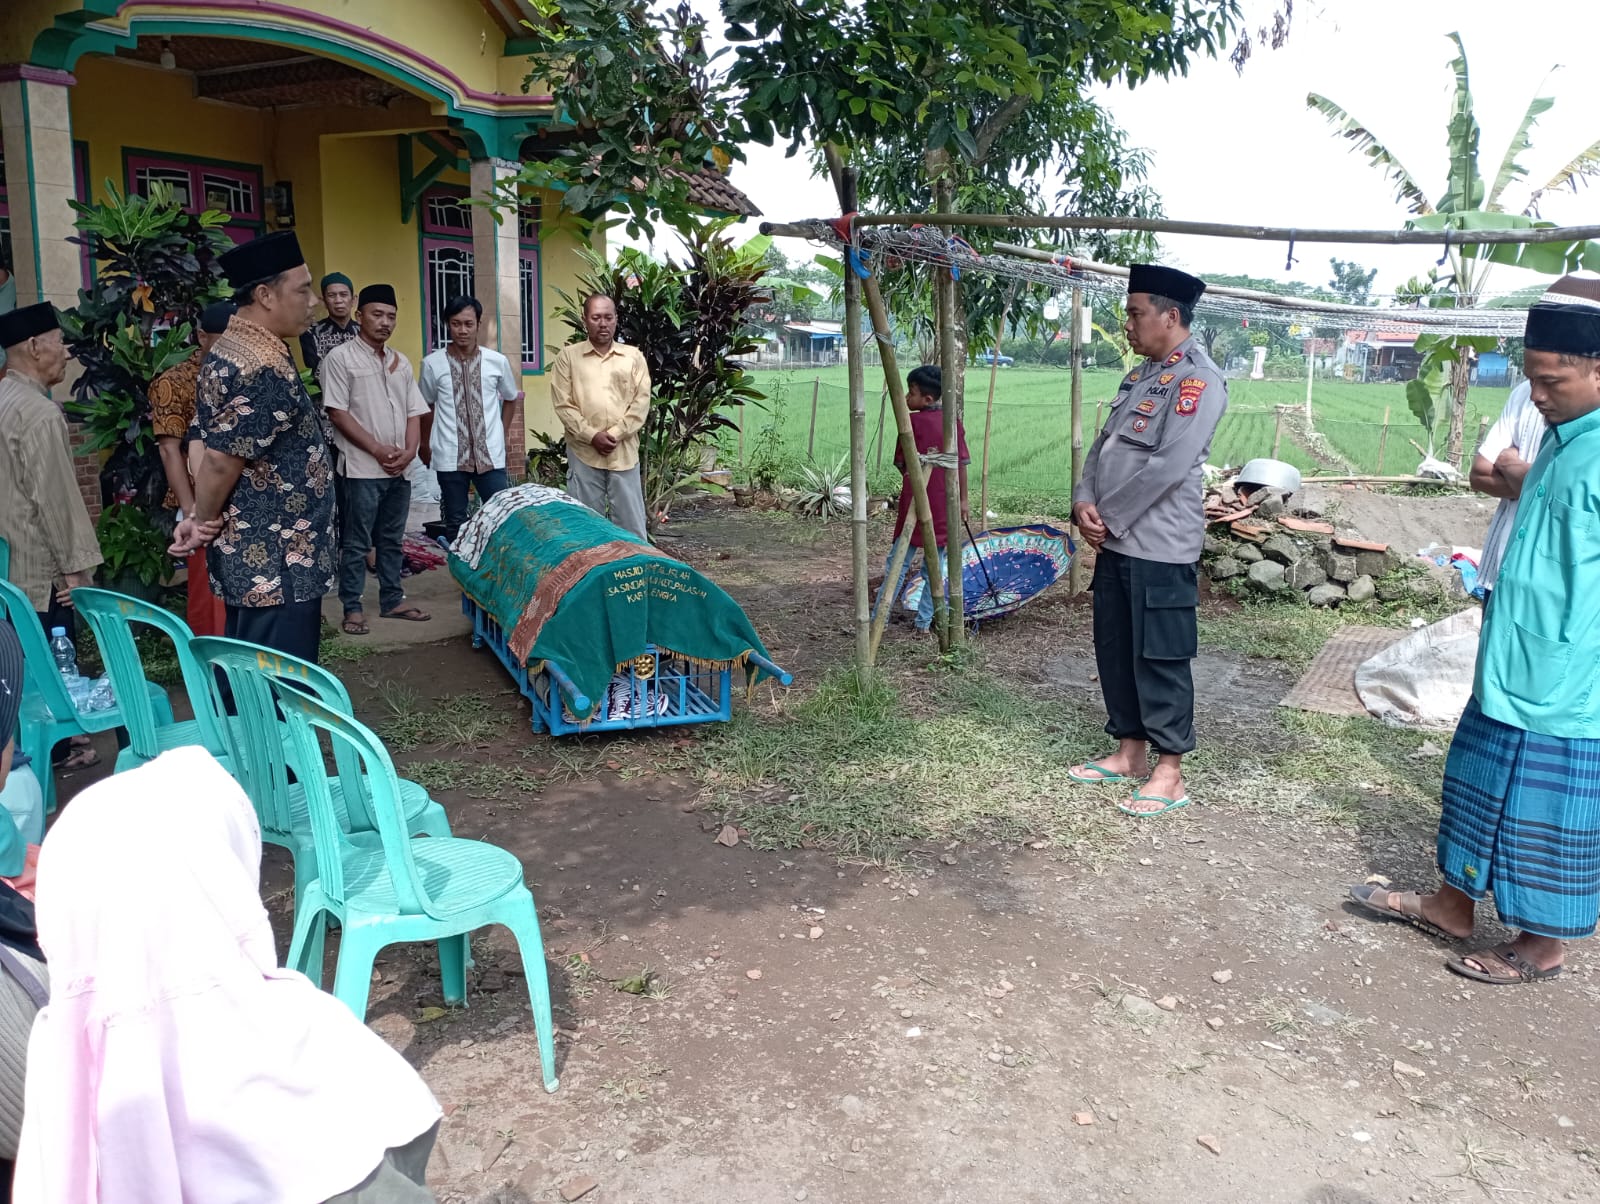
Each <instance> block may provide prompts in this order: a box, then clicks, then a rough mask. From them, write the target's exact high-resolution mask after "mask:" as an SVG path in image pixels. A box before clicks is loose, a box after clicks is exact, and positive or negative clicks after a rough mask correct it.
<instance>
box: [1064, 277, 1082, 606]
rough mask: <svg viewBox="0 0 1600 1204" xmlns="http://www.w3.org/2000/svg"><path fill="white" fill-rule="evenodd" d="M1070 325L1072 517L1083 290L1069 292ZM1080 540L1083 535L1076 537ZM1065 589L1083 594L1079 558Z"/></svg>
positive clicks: (1077, 472)
mask: <svg viewBox="0 0 1600 1204" xmlns="http://www.w3.org/2000/svg"><path fill="white" fill-rule="evenodd" d="M1067 316H1068V319H1069V320H1070V321H1071V323H1072V334H1071V336H1070V337H1069V340H1068V341H1069V345H1070V347H1071V349H1072V388H1071V392H1070V393H1069V397H1070V408H1071V421H1072V465H1071V481H1070V485H1071V488H1070V489H1069V490H1068V492H1067V513H1068V514H1070V513H1072V499H1073V497H1074V496H1076V494H1077V492H1078V482H1079V481H1081V480H1083V290H1082V289H1081V288H1074V289H1073V290H1072V306H1071V308H1070V309H1069V310H1068V313H1067ZM1078 538H1079V539H1080V540H1081V539H1082V538H1083V533H1082V532H1081V531H1080V532H1079V533H1078ZM1067 589H1068V591H1069V592H1070V593H1072V594H1074V595H1076V594H1079V593H1082V592H1083V566H1082V565H1081V564H1080V563H1079V561H1078V557H1076V556H1074V557H1073V558H1072V568H1071V570H1070V571H1069V574H1068V580H1067Z"/></svg>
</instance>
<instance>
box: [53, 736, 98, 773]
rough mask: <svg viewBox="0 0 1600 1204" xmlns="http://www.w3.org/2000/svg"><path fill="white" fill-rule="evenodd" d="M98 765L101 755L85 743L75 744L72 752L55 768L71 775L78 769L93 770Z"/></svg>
mask: <svg viewBox="0 0 1600 1204" xmlns="http://www.w3.org/2000/svg"><path fill="white" fill-rule="evenodd" d="M98 764H100V754H99V753H97V752H95V750H94V749H93V748H91V747H90V746H89V745H88V743H87V742H85V743H83V744H76V743H75V744H73V746H72V748H71V750H70V751H69V752H68V753H67V755H66V756H65V757H64V758H63V759H62V760H61V761H60V763H59V764H57V765H55V766H54V768H56V769H60V770H63V771H65V772H67V773H71V772H72V771H73V770H76V769H92V768H94V767H95V766H96V765H98Z"/></svg>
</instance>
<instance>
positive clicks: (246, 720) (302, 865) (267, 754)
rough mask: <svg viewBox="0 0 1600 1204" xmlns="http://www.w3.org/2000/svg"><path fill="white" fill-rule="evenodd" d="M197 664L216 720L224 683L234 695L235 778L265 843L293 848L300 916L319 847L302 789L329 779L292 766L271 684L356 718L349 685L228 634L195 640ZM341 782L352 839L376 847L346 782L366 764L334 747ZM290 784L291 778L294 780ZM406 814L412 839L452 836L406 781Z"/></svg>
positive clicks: (319, 768) (362, 799)
mask: <svg viewBox="0 0 1600 1204" xmlns="http://www.w3.org/2000/svg"><path fill="white" fill-rule="evenodd" d="M189 650H190V652H191V654H192V655H193V656H194V658H195V661H196V662H197V663H198V664H200V665H201V666H202V667H203V670H204V672H203V676H204V677H205V679H206V682H207V684H208V686H209V687H210V689H209V690H208V691H207V694H208V698H207V700H206V701H207V703H208V705H209V707H210V709H211V711H212V713H213V715H216V716H220V715H221V714H222V713H223V698H222V692H221V682H222V681H223V680H226V681H227V683H228V688H229V689H230V690H231V691H232V694H233V705H234V709H235V710H236V711H237V712H238V716H237V721H236V722H234V723H230V724H227V725H225V727H224V731H225V732H226V734H227V738H228V741H229V745H228V747H229V753H230V761H231V764H232V767H233V774H234V777H235V778H236V779H237V780H238V782H239V784H240V785H241V786H243V787H244V792H245V794H246V795H248V796H249V798H250V801H251V803H253V804H254V805H255V809H256V816H257V818H258V819H259V821H260V823H261V838H262V839H263V840H265V841H267V842H269V843H271V844H275V845H279V846H281V847H282V848H286V849H288V850H289V853H290V855H291V857H292V858H293V859H294V898H295V910H296V914H298V912H299V908H300V900H301V898H302V897H303V896H304V893H305V885H306V883H307V882H310V881H311V880H312V879H314V878H315V877H316V876H317V856H316V845H315V842H314V841H313V840H312V836H311V817H310V810H309V805H308V803H307V802H306V789H305V786H304V785H303V783H304V781H305V779H306V778H307V777H324V776H326V769H325V767H324V766H323V764H322V763H321V762H320V761H319V762H315V763H313V764H312V765H311V766H309V767H303V766H301V765H299V764H297V763H294V762H293V761H292V759H291V757H290V755H289V749H288V748H287V747H286V741H285V738H284V731H283V722H282V720H281V718H280V717H279V714H278V707H277V701H276V698H275V696H274V694H273V683H280V684H283V685H287V686H291V687H294V688H297V689H300V690H303V691H305V692H306V693H308V694H309V695H310V696H311V697H313V698H315V699H317V700H318V701H319V702H321V703H322V704H323V705H324V706H327V707H329V708H330V709H332V710H334V711H337V712H339V713H340V714H341V715H350V714H352V713H353V708H352V707H351V705H350V695H349V694H348V693H347V692H346V691H345V688H344V683H343V682H341V681H340V680H339V679H338V678H337V677H335V676H334V675H333V674H332V673H329V672H328V671H327V670H326V669H324V668H322V667H321V666H320V665H313V664H311V663H310V662H309V661H303V660H301V659H299V658H298V657H294V656H289V655H287V654H286V653H282V652H276V651H274V650H272V649H269V648H262V647H260V646H259V645H257V644H251V643H247V642H245V641H244V640H233V639H227V638H225V637H222V636H207V635H202V636H196V637H195V638H194V639H193V640H191V641H190V643H189ZM334 765H335V776H334V778H333V779H332V781H331V784H330V789H331V791H332V795H333V806H334V810H335V812H336V813H337V814H338V816H339V821H340V825H341V826H342V827H343V828H344V829H345V831H347V832H348V833H350V834H351V836H352V838H354V839H357V842H358V843H361V839H362V838H364V839H365V843H366V844H368V845H369V846H370V847H373V848H377V847H378V840H377V832H378V825H377V822H376V821H375V820H374V819H373V818H372V815H371V814H370V812H369V811H368V809H367V804H366V795H365V792H363V791H362V790H359V789H358V790H354V791H348V792H347V791H346V790H345V788H344V783H345V782H358V781H360V780H361V775H362V773H363V769H362V765H361V760H360V758H359V757H358V756H357V755H356V753H355V751H354V750H353V749H351V748H350V747H349V746H347V745H335V746H334ZM291 778H292V779H293V780H291ZM400 809H401V812H402V814H403V815H404V817H405V825H406V831H407V832H408V833H409V834H410V835H412V836H424V835H425V836H430V837H447V836H449V835H450V819H449V816H448V815H446V814H445V809H444V808H443V807H442V806H440V805H439V804H438V803H436V802H435V801H434V800H433V799H432V798H430V797H429V796H428V792H427V791H426V790H425V789H423V788H422V787H421V786H419V785H418V784H417V783H415V782H411V781H407V780H405V779H404V778H402V779H400Z"/></svg>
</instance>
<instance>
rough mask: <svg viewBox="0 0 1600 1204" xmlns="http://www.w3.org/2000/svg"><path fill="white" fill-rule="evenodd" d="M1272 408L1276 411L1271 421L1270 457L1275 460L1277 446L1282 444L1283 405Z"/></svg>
mask: <svg viewBox="0 0 1600 1204" xmlns="http://www.w3.org/2000/svg"><path fill="white" fill-rule="evenodd" d="M1272 408H1273V409H1275V410H1276V411H1278V413H1277V417H1275V418H1274V419H1273V422H1272V458H1273V459H1274V460H1276V459H1277V458H1278V448H1279V447H1281V446H1282V445H1283V415H1284V407H1283V406H1273V407H1272Z"/></svg>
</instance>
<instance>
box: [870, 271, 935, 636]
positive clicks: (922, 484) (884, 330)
mask: <svg viewBox="0 0 1600 1204" xmlns="http://www.w3.org/2000/svg"><path fill="white" fill-rule="evenodd" d="M846 270H848V269H846ZM861 294H862V296H863V297H864V298H865V299H866V302H867V312H868V313H869V314H870V315H871V316H872V326H873V331H874V333H875V334H876V336H877V339H878V354H879V356H880V357H881V358H882V360H883V379H884V383H885V384H887V385H888V387H889V405H890V407H891V408H892V409H893V410H894V424H895V430H896V431H897V432H898V433H899V439H900V458H901V459H902V460H904V461H905V468H904V472H905V475H906V479H907V480H908V481H910V482H911V513H912V515H913V516H914V517H915V520H916V524H917V533H918V535H919V537H920V539H919V542H920V543H921V545H922V547H923V549H924V555H923V557H922V565H923V570H924V571H925V572H926V573H927V575H928V588H929V589H931V590H932V591H933V597H934V605H935V614H937V613H938V612H937V607H938V600H939V599H941V598H943V597H944V567H943V566H942V565H941V564H940V563H939V557H938V556H936V555H935V556H929V555H927V554H926V549H928V548H935V547H937V546H938V541H937V540H936V539H935V538H934V534H933V508H932V507H931V506H929V505H928V483H927V480H926V478H925V477H924V475H923V472H922V459H921V456H920V455H919V453H918V451H917V439H916V436H915V435H913V434H912V433H911V411H910V410H909V409H907V408H906V394H905V386H904V382H903V381H902V379H901V377H900V362H899V359H898V358H897V357H896V355H895V352H894V342H893V340H892V339H890V337H889V310H888V307H887V306H885V305H884V303H883V293H882V291H881V290H880V289H879V288H878V278H877V277H876V276H869V277H867V279H866V280H864V281H862V288H861Z"/></svg>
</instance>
